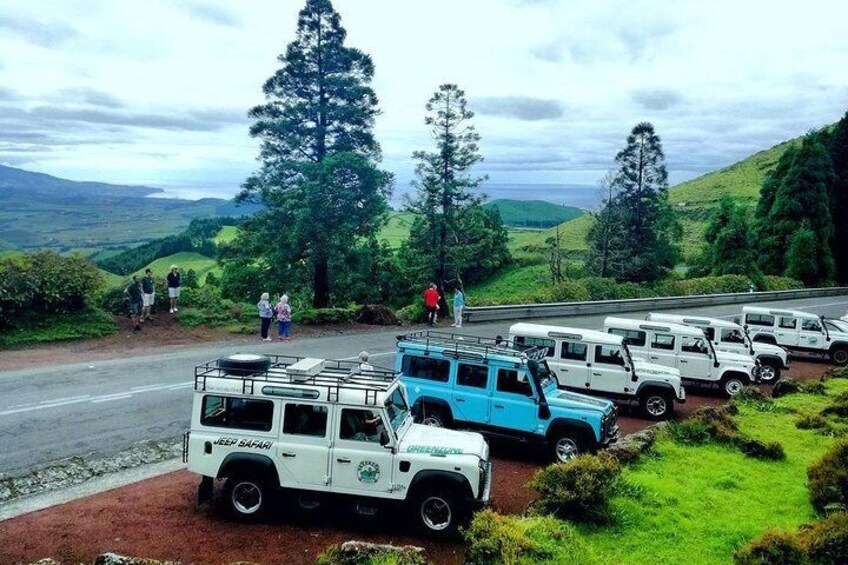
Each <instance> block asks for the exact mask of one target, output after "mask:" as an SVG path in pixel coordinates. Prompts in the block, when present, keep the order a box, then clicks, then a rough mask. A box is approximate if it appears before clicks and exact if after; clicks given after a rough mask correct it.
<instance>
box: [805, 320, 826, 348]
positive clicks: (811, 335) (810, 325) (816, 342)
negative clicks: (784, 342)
mask: <svg viewBox="0 0 848 565" xmlns="http://www.w3.org/2000/svg"><path fill="white" fill-rule="evenodd" d="M798 346H799V347H806V348H809V349H826V345H825V335H824V328H823V327H822V324H821V322H819V321H818V320H817V319H815V318H805V319H802V320H801V333H800V334H799V335H798Z"/></svg>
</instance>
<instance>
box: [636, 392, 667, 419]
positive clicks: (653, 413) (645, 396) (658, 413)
mask: <svg viewBox="0 0 848 565" xmlns="http://www.w3.org/2000/svg"><path fill="white" fill-rule="evenodd" d="M639 409H640V410H641V411H642V414H643V415H644V416H645V418H647V419H649V420H667V419H669V418H670V417H671V415H672V414H674V398H673V397H672V396H671V395H670V394H669V393H667V392H665V391H659V390H649V391H647V392H644V393H642V394H641V395H639Z"/></svg>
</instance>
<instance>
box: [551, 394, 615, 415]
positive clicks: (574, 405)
mask: <svg viewBox="0 0 848 565" xmlns="http://www.w3.org/2000/svg"><path fill="white" fill-rule="evenodd" d="M545 398H546V400H547V401H548V406H550V407H558V408H568V409H571V410H584V411H590V412H600V413H602V414H603V413H605V412H606V411H607V410H609V408H610V406H612V403H611V402H610V401H609V400H604V399H603V398H595V397H594V396H587V395H585V394H580V393H578V392H571V391H570V390H565V389H561V388H560V389H557V390H555V391H551V392H546V393H545Z"/></svg>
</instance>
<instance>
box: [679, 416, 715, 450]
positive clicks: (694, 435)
mask: <svg viewBox="0 0 848 565" xmlns="http://www.w3.org/2000/svg"><path fill="white" fill-rule="evenodd" d="M668 434H669V436H670V437H671V439H673V440H674V441H675V442H676V443H679V444H681V445H702V444H704V443H707V442H708V441H710V440H712V439H713V436H712V434H711V433H710V428H709V427H708V426H707V425H705V424H701V423H697V422H686V421H684V422H670V423H669V424H668Z"/></svg>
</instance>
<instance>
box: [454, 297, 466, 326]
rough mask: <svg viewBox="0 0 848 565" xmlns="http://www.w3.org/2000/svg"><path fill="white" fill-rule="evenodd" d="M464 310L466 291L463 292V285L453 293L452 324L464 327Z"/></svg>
mask: <svg viewBox="0 0 848 565" xmlns="http://www.w3.org/2000/svg"><path fill="white" fill-rule="evenodd" d="M463 310H465V293H464V292H462V287H458V288H457V289H456V293H455V294H454V295H453V324H451V325H452V326H453V327H455V328H461V327H462V311H463Z"/></svg>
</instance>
